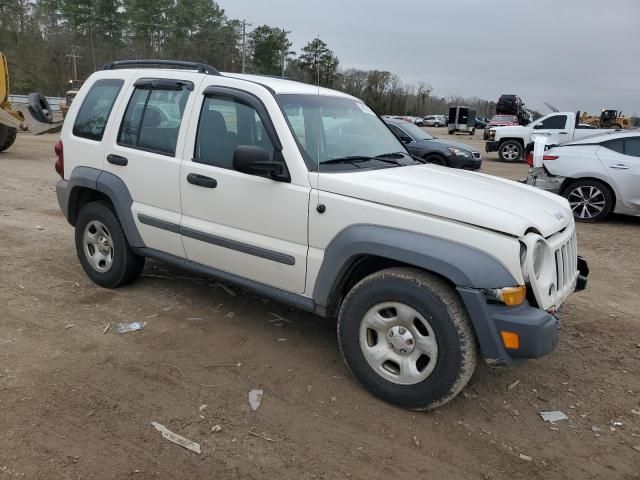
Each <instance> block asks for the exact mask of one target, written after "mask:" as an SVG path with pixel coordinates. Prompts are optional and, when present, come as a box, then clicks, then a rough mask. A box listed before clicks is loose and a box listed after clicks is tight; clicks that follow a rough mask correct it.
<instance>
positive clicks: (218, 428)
mask: <svg viewBox="0 0 640 480" xmlns="http://www.w3.org/2000/svg"><path fill="white" fill-rule="evenodd" d="M221 431H222V427H221V426H220V425H214V426H213V427H211V433H220V432H221Z"/></svg>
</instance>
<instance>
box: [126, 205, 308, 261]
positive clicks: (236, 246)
mask: <svg viewBox="0 0 640 480" xmlns="http://www.w3.org/2000/svg"><path fill="white" fill-rule="evenodd" d="M138 220H140V222H142V223H144V224H145V225H150V226H152V227H156V228H160V229H162V230H167V231H169V232H173V233H180V234H181V235H184V236H185V237H189V238H193V239H194V240H200V241H201V242H206V243H210V244H212V245H217V246H219V247H224V248H228V249H230V250H236V251H238V252H242V253H246V254H248V255H253V256H254V257H260V258H266V259H267V260H271V261H274V262H278V263H284V264H285V265H295V263H296V259H295V257H292V256H291V255H286V254H284V253H280V252H274V251H273V250H267V249H266V248H261V247H256V246H255V245H250V244H248V243H243V242H237V241H235V240H230V239H228V238H224V237H219V236H217V235H213V234H211V233H205V232H201V231H199V230H194V229H192V228H188V227H182V226H180V225H176V224H175V223H171V222H165V221H164V220H158V219H156V218H152V217H148V216H147V215H138Z"/></svg>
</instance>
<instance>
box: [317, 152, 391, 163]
mask: <svg viewBox="0 0 640 480" xmlns="http://www.w3.org/2000/svg"><path fill="white" fill-rule="evenodd" d="M386 156H387V155H386V154H385V155H378V156H376V157H369V156H366V155H348V156H346V157H339V158H332V159H331V160H327V161H325V162H320V165H331V164H336V163H361V162H384V163H390V164H393V165H398V166H402V165H403V164H402V163H399V162H397V161H395V160H392V159H390V158H385V157H386Z"/></svg>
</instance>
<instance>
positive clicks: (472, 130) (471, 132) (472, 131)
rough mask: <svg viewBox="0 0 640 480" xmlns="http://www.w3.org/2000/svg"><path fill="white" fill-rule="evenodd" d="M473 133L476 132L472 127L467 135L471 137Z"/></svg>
mask: <svg viewBox="0 0 640 480" xmlns="http://www.w3.org/2000/svg"><path fill="white" fill-rule="evenodd" d="M475 134H476V129H475V128H472V129H471V131H470V132H469V135H471V136H472V137H473V136H474V135H475Z"/></svg>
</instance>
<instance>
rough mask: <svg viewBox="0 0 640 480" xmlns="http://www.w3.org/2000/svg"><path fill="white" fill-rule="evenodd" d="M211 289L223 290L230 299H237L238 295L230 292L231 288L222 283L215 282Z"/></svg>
mask: <svg viewBox="0 0 640 480" xmlns="http://www.w3.org/2000/svg"><path fill="white" fill-rule="evenodd" d="M213 287H215V288H220V289H221V290H224V291H225V292H226V293H227V295H231V296H232V297H237V296H238V294H237V293H236V292H235V291H233V290H231V288H229V287H227V286H226V285H225V284H224V283H220V282H215V283H214V284H213Z"/></svg>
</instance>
